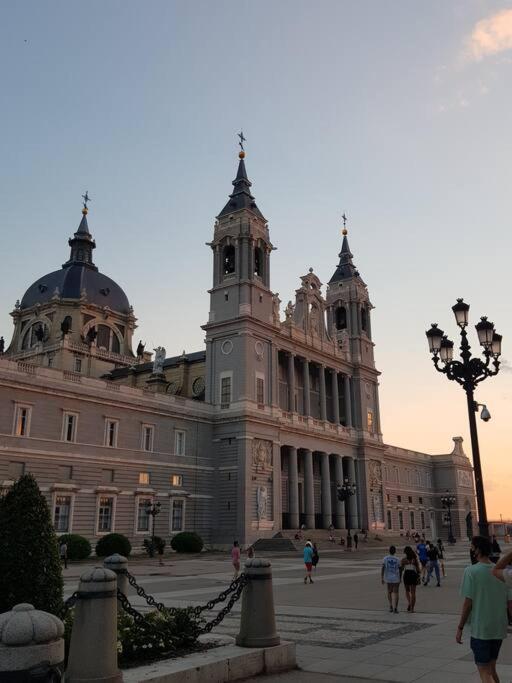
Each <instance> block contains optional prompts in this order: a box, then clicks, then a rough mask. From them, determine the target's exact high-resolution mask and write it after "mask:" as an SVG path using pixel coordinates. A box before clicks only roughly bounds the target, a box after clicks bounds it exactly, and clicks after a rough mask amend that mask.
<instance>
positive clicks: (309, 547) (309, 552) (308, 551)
mask: <svg viewBox="0 0 512 683" xmlns="http://www.w3.org/2000/svg"><path fill="white" fill-rule="evenodd" d="M303 557H304V564H305V565H306V576H305V577H304V583H307V582H308V579H309V583H313V579H312V578H311V570H312V569H313V544H312V543H311V541H306V545H305V546H304V552H303Z"/></svg>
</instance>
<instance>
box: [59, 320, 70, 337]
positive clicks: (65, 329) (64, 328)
mask: <svg viewBox="0 0 512 683" xmlns="http://www.w3.org/2000/svg"><path fill="white" fill-rule="evenodd" d="M71 322H72V320H71V316H70V315H67V316H66V317H65V318H64V320H63V321H62V322H61V324H60V330H61V332H62V338H63V339H64V337H65V336H66V335H67V334H69V333H70V332H71Z"/></svg>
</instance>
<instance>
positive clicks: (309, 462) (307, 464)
mask: <svg viewBox="0 0 512 683" xmlns="http://www.w3.org/2000/svg"><path fill="white" fill-rule="evenodd" d="M304 499H305V503H306V504H305V509H306V526H307V528H308V529H314V528H315V489H314V483H313V453H312V452H311V451H310V450H309V449H304Z"/></svg>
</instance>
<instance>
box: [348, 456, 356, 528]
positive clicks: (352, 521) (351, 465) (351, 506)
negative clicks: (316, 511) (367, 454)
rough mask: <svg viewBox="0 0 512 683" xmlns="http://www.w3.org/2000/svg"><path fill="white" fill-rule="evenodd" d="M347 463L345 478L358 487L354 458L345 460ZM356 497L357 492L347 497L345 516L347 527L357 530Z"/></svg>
mask: <svg viewBox="0 0 512 683" xmlns="http://www.w3.org/2000/svg"><path fill="white" fill-rule="evenodd" d="M346 463H347V477H348V478H349V480H350V483H351V484H355V485H356V486H358V484H359V482H358V481H357V478H356V464H355V460H354V458H346ZM357 496H358V492H357V491H356V493H354V495H353V496H349V497H348V500H347V505H348V514H347V527H348V526H350V528H351V529H358V528H359V516H358V514H357Z"/></svg>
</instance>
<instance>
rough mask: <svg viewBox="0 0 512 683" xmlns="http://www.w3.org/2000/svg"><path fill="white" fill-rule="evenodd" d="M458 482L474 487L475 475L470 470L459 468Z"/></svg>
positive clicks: (461, 484)
mask: <svg viewBox="0 0 512 683" xmlns="http://www.w3.org/2000/svg"><path fill="white" fill-rule="evenodd" d="M457 483H458V484H459V486H466V487H467V488H473V476H472V474H471V472H468V470H457Z"/></svg>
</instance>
